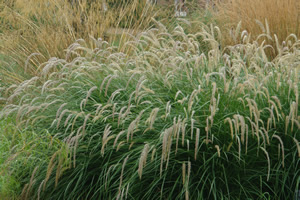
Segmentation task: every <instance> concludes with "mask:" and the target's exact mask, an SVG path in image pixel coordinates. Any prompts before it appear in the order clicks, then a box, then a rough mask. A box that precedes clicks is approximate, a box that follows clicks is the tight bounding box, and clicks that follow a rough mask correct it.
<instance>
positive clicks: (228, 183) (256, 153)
mask: <svg viewBox="0 0 300 200" xmlns="http://www.w3.org/2000/svg"><path fill="white" fill-rule="evenodd" d="M155 23H157V27H158V28H155V29H150V30H148V31H145V32H143V33H141V34H139V35H138V36H137V37H135V38H134V39H133V40H131V41H127V42H125V43H124V44H123V45H122V46H121V48H115V47H114V46H110V45H109V43H107V42H105V41H103V40H95V45H94V46H95V48H92V49H90V48H88V47H86V46H84V44H82V43H81V44H80V42H78V43H76V44H74V45H71V46H70V47H69V48H68V49H67V54H68V55H74V57H73V59H72V60H68V59H64V60H63V59H61V60H58V59H51V60H49V61H48V62H47V63H46V65H47V67H45V68H44V70H43V71H42V74H41V75H40V76H37V77H34V78H32V79H30V80H27V81H25V82H23V83H22V84H20V85H16V86H15V87H11V88H9V89H7V90H9V91H7V92H8V93H10V96H9V97H8V98H7V104H6V106H5V108H4V109H3V111H2V112H1V115H2V116H3V117H5V116H11V117H15V118H16V122H17V125H18V126H20V127H31V128H33V130H35V131H36V132H38V133H39V132H40V131H41V130H44V129H45V128H47V130H48V132H49V133H52V137H53V139H55V140H57V141H62V142H63V144H64V145H63V147H62V148H61V149H59V150H57V151H54V152H53V154H52V156H51V158H50V159H48V160H47V159H46V161H45V163H46V165H47V167H40V164H37V165H36V167H38V169H39V173H37V172H36V171H35V170H31V172H32V175H31V177H28V178H27V185H26V186H24V189H23V198H25V199H26V198H27V199H30V198H37V199H50V198H51V199H123V198H124V199H126V198H127V199H247V198H251V199H258V198H274V199H291V198H293V194H294V192H295V191H297V190H299V181H300V179H299V175H300V170H299V169H300V168H299V143H298V141H299V140H300V139H299V116H298V104H299V102H298V101H299V100H298V96H299V94H298V85H299V83H298V69H297V68H296V67H295V65H296V63H297V62H298V58H299V55H300V49H299V48H298V46H297V45H298V44H299V39H298V38H297V37H295V36H292V37H294V38H295V42H294V43H292V44H291V47H290V48H289V47H288V48H286V49H285V50H284V54H281V55H280V56H278V57H277V58H276V59H274V60H272V61H270V60H269V59H268V58H267V56H266V52H265V51H266V46H263V45H260V44H259V43H257V42H251V40H249V39H247V38H246V39H245V40H244V41H243V43H241V44H238V45H234V46H226V47H225V50H224V51H222V50H221V49H220V48H219V45H220V43H219V40H218V37H221V36H222V33H221V31H220V29H219V28H218V27H214V26H204V25H203V26H202V31H201V32H198V33H197V34H195V35H193V34H186V33H185V30H184V28H182V26H179V25H178V26H176V28H175V29H174V30H173V31H171V32H169V31H168V30H167V29H166V27H165V26H164V25H162V24H161V23H159V22H155ZM242 37H244V32H243V33H242ZM198 38H200V39H201V40H200V41H199V40H198ZM81 42H82V41H81ZM291 42H292V41H291ZM201 44H206V45H207V48H208V49H205V51H204V50H203V49H202V48H201ZM76 55H77V56H76ZM42 155H43V154H42ZM24 194H25V196H24ZM26 194H28V195H26Z"/></svg>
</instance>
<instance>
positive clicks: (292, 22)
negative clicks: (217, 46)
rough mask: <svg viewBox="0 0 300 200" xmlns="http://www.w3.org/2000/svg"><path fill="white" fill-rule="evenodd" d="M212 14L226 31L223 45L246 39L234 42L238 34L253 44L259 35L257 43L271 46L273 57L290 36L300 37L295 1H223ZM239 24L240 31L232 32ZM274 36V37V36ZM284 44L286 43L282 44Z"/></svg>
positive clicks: (299, 21) (299, 24) (297, 6)
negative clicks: (227, 33) (243, 33)
mask: <svg viewBox="0 0 300 200" xmlns="http://www.w3.org/2000/svg"><path fill="white" fill-rule="evenodd" d="M217 5H218V6H217V7H218V11H217V13H216V15H217V19H218V21H219V22H220V24H221V25H222V24H223V26H222V27H221V29H222V30H228V31H229V33H230V34H229V35H228V36H226V35H224V37H225V38H224V43H225V44H238V43H240V42H242V41H243V40H244V39H245V38H246V37H243V36H242V37H241V38H238V37H237V35H239V32H240V31H241V30H246V31H247V35H245V36H247V38H250V37H251V38H252V40H255V39H256V38H257V36H259V35H261V33H262V32H263V34H264V35H261V37H260V42H262V41H263V40H265V41H266V42H267V43H269V44H271V45H272V46H273V48H274V50H275V51H276V53H275V52H272V50H269V52H268V54H269V55H270V54H271V55H272V54H273V56H274V55H277V54H279V53H281V52H280V49H281V48H282V49H284V48H285V47H286V46H288V42H287V38H288V36H289V35H290V34H292V33H293V34H295V35H296V36H297V37H298V38H299V37H300V14H299V13H300V2H299V1H298V0H285V1H282V0H264V1H261V0H251V1H247V0H224V1H220V2H219V3H218V4H217ZM240 21H241V22H242V24H241V28H242V29H235V28H234V26H235V24H237V23H239V22H240ZM275 34H276V36H274V35H275ZM250 35H251V36H250ZM283 41H286V42H283Z"/></svg>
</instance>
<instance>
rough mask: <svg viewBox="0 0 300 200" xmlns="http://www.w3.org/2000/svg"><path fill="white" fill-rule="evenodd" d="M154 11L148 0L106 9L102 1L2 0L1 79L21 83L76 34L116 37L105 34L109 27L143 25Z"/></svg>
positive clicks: (59, 54)
mask: <svg viewBox="0 0 300 200" xmlns="http://www.w3.org/2000/svg"><path fill="white" fill-rule="evenodd" d="M111 2H112V3H113V1H108V3H111ZM154 15H155V11H153V7H152V6H151V5H150V4H146V1H138V0H133V1H127V2H126V1H122V2H121V3H120V2H119V4H118V6H116V5H115V6H111V7H109V8H108V10H107V11H104V8H103V4H102V1H90V0H81V1H77V3H76V4H73V5H72V4H70V2H69V1H68V0H28V1H23V0H7V1H4V2H3V1H2V2H1V3H0V27H1V28H0V32H1V33H2V34H1V36H0V54H3V56H4V57H5V58H6V59H4V61H3V60H2V59H1V67H0V71H1V73H0V76H1V77H0V79H2V80H4V82H5V83H7V84H12V83H20V82H22V81H24V80H26V79H27V78H30V77H33V76H36V75H37V74H38V73H39V72H40V71H41V66H42V65H41V64H42V63H45V62H46V61H48V60H49V59H50V58H52V57H58V58H64V57H65V51H64V50H65V49H66V48H67V47H68V46H69V45H70V44H72V43H73V42H74V41H75V40H76V39H79V38H81V39H84V40H86V41H87V42H88V41H89V39H90V38H91V37H92V38H100V37H101V38H104V39H105V40H108V39H113V40H114V39H115V38H111V37H110V36H109V35H107V34H106V31H107V29H108V28H111V27H118V28H120V27H125V28H131V29H138V30H143V29H145V28H147V27H149V23H150V19H151V18H152V17H153V16H154ZM123 39H124V38H123ZM90 41H91V40H90ZM91 45H92V43H91Z"/></svg>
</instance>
